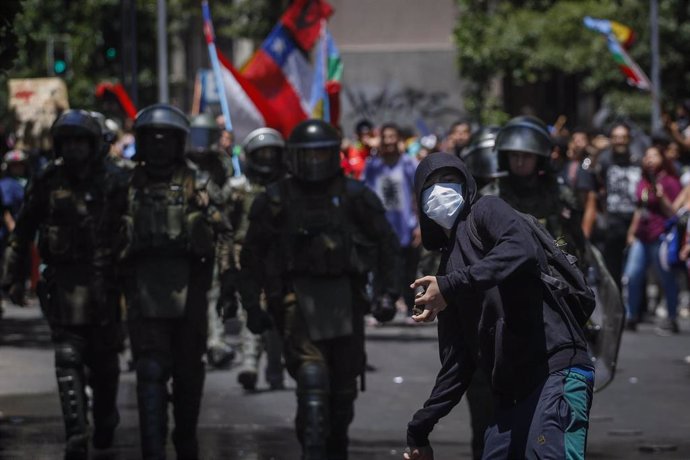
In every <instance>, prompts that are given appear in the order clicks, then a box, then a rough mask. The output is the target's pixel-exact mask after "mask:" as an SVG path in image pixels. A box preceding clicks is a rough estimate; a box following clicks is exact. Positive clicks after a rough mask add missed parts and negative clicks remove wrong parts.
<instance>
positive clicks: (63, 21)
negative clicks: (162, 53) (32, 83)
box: [0, 0, 289, 108]
mask: <svg viewBox="0 0 690 460" xmlns="http://www.w3.org/2000/svg"><path fill="white" fill-rule="evenodd" d="M121 3H122V2H121V0H83V1H68V0H2V1H0V104H1V106H2V107H3V108H4V107H6V106H7V102H6V101H7V79H8V78H28V77H45V76H51V74H52V71H51V69H49V68H48V67H49V66H48V61H47V58H46V53H47V44H48V42H49V40H50V39H51V38H56V37H62V38H64V39H65V41H66V44H67V47H68V49H69V54H70V56H71V58H70V59H69V62H68V63H67V65H68V69H69V71H68V72H67V74H66V75H65V76H64V78H65V79H66V82H67V86H68V90H69V98H70V104H71V105H72V106H74V107H94V105H95V95H94V89H95V86H96V84H97V83H98V82H100V81H103V80H115V79H119V78H120V69H121V67H120V63H119V60H120V59H122V58H123V52H122V51H123V50H120V49H119V47H120V46H121V38H120V33H121V30H122V29H121V24H120V21H121V9H122V5H121ZM209 4H210V7H211V14H212V17H213V22H214V26H215V32H216V36H217V37H218V39H219V40H224V39H225V40H227V39H231V38H237V37H246V38H251V39H257V40H259V39H263V38H264V37H265V36H266V35H267V34H268V32H269V31H270V28H271V27H272V26H273V25H274V24H275V23H276V22H277V20H278V17H279V16H280V14H282V12H283V11H284V9H285V7H287V5H288V4H289V1H288V0H241V1H237V0H236V1H234V2H231V1H228V0H209ZM136 8H137V11H136V15H137V18H136V21H137V60H138V71H139V73H138V86H139V92H140V94H141V93H144V94H147V93H148V94H151V93H154V90H155V86H156V13H157V10H156V8H157V6H156V1H155V0H137V1H136ZM167 10H168V14H167V19H168V32H169V34H179V35H180V36H181V37H193V36H198V35H197V34H201V30H202V29H201V24H202V18H201V3H200V1H199V0H167ZM15 15H16V18H15V19H14V20H12V18H14V17H15ZM11 26H13V27H11ZM15 36H16V40H15V41H14V42H13V38H15ZM15 44H16V46H14V45H15ZM111 48H112V50H111V52H110V54H108V50H110V49H111ZM113 52H114V53H115V55H114V56H113V55H112V53H113ZM13 54H16V59H15V57H14V55H13ZM12 63H13V64H14V65H13V66H12ZM3 69H6V70H7V71H6V72H5V73H4V74H3V72H2V71H3ZM142 99H146V97H142Z"/></svg>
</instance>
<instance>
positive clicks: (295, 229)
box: [266, 179, 371, 277]
mask: <svg viewBox="0 0 690 460" xmlns="http://www.w3.org/2000/svg"><path fill="white" fill-rule="evenodd" d="M357 187H363V186H362V185H360V184H354V182H353V181H345V182H344V183H343V182H341V181H336V182H335V183H334V185H333V186H332V187H331V188H330V189H329V190H328V191H327V192H326V193H305V192H304V191H303V190H301V189H300V188H299V187H298V186H297V185H296V184H295V183H294V182H293V180H292V179H288V180H282V181H279V182H277V183H274V184H271V185H269V186H268V187H267V189H266V193H267V194H268V196H269V199H270V200H271V205H272V207H273V208H274V214H275V215H276V219H277V220H278V229H279V239H280V247H281V250H280V252H281V255H282V257H281V259H282V260H281V267H280V271H281V272H282V273H283V274H288V275H292V276H329V277H333V276H342V275H350V274H355V273H362V272H364V271H366V270H367V269H369V268H371V267H367V266H365V265H367V264H366V263H364V262H363V257H362V254H361V251H358V247H361V246H367V242H366V241H364V240H365V239H364V238H363V237H362V235H361V233H360V232H358V230H357V225H356V223H355V222H354V220H355V218H356V217H355V214H354V209H353V206H352V205H353V201H354V200H356V198H357V197H356V192H357V191H356V190H355V188H357ZM358 242H359V243H363V244H358Z"/></svg>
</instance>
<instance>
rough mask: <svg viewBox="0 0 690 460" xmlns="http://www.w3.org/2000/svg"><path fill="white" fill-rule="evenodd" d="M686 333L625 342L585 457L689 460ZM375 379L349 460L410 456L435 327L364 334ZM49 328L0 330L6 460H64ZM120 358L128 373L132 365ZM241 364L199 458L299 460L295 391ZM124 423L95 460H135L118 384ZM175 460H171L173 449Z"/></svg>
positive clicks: (204, 431)
mask: <svg viewBox="0 0 690 460" xmlns="http://www.w3.org/2000/svg"><path fill="white" fill-rule="evenodd" d="M681 329H682V332H681V333H680V334H678V335H675V336H659V335H657V334H656V333H655V329H654V327H653V326H652V325H642V327H641V328H640V330H639V331H638V332H636V333H626V334H625V335H624V338H623V345H622V347H621V354H620V365H619V372H618V375H617V377H616V379H615V381H614V382H613V383H612V384H611V385H610V386H609V387H608V388H606V389H605V390H604V391H602V392H601V393H598V394H596V395H595V399H594V404H593V407H592V412H591V427H590V433H589V442H588V455H587V457H588V458H592V459H652V460H656V459H685V460H688V459H690V365H689V364H688V363H687V362H686V361H685V359H684V358H685V357H686V356H687V355H690V321H688V320H686V319H683V320H682V321H681ZM367 333H368V343H367V351H368V355H369V363H370V365H371V366H372V368H373V369H371V370H370V372H368V373H367V391H366V392H365V393H362V394H360V396H359V398H358V400H357V405H356V415H355V421H354V423H353V424H352V426H351V430H350V435H351V447H350V452H351V455H350V458H351V459H353V460H364V459H366V460H380V459H396V458H397V459H399V458H402V449H403V448H404V442H405V428H406V424H407V421H408V420H409V418H410V417H411V415H412V413H413V412H414V411H415V409H416V408H418V407H419V406H420V405H421V404H422V403H423V402H424V400H425V399H426V397H427V395H428V394H429V391H430V389H431V387H432V384H433V381H434V378H435V375H436V371H437V370H438V368H439V361H438V349H437V345H436V337H435V335H436V328H435V327H434V326H433V325H427V326H406V325H405V324H404V323H403V322H401V321H398V322H396V323H395V324H394V325H391V326H385V327H369V328H368V329H367ZM49 339H50V337H49V331H48V328H47V325H46V324H45V322H44V321H43V320H42V319H41V316H40V312H39V310H38V308H37V307H36V306H35V305H34V306H31V307H28V308H24V309H19V308H17V307H13V306H9V307H7V308H6V312H5V317H4V318H3V319H2V320H0V459H2V460H9V459H13V460H14V459H57V458H61V456H62V442H63V426H62V420H61V417H60V409H59V402H58V397H57V392H56V384H55V378H54V373H53V368H52V364H53V363H52V361H53V354H52V348H51V345H50V340H49ZM125 361H126V358H124V357H123V367H125V366H126V362H125ZM236 377H237V366H236V365H235V366H233V367H231V368H230V369H226V370H209V372H208V373H207V379H206V386H205V394H204V400H203V407H202V413H201V419H200V423H199V438H200V444H201V457H202V458H203V459H208V460H211V459H241V460H270V459H276V460H278V459H280V460H283V459H285V460H298V459H299V458H300V449H299V445H298V443H297V441H296V439H295V435H294V429H293V424H292V419H293V416H294V411H295V396H294V383H293V382H292V381H291V379H290V378H289V377H287V376H286V383H287V388H286V389H285V390H282V391H268V390H267V385H266V384H265V383H264V382H263V381H260V383H259V389H258V391H256V392H253V393H246V392H245V391H243V390H242V389H241V387H240V386H239V385H238V384H237V380H236ZM119 406H120V410H121V416H122V421H121V424H120V427H119V428H118V431H117V435H116V441H115V446H114V447H113V448H112V449H110V450H107V451H106V450H104V451H92V458H94V459H112V460H116V459H117V460H124V459H127V460H129V459H137V458H139V444H138V442H139V441H138V432H137V424H138V422H137V414H136V397H135V380H134V375H133V374H132V373H131V372H124V373H123V374H122V378H121V384H120V393H119ZM468 425H469V416H468V411H467V406H466V404H465V402H464V401H463V402H461V403H460V404H459V405H458V407H457V408H456V409H455V410H454V411H453V412H451V414H450V415H449V416H448V417H447V418H446V419H444V420H442V421H441V423H440V424H439V425H438V426H437V427H436V429H435V430H434V433H433V434H432V437H431V442H432V445H433V447H434V450H435V453H436V458H437V459H468V458H471V455H470V444H469V441H470V430H469V427H468ZM169 457H170V458H175V456H174V451H173V449H172V445H171V444H170V445H169Z"/></svg>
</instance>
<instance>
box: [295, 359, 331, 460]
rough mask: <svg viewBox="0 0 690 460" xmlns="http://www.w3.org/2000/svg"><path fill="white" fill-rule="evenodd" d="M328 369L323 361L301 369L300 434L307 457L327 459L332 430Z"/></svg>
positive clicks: (311, 459)
mask: <svg viewBox="0 0 690 460" xmlns="http://www.w3.org/2000/svg"><path fill="white" fill-rule="evenodd" d="M328 415H329V408H328V370H327V369H326V367H325V366H324V365H323V364H321V363H315V362H306V363H304V364H302V366H301V367H300V368H299V370H298V371H297V418H296V420H295V424H296V426H297V437H298V438H299V441H300V443H301V444H302V459H303V460H327V459H328V457H327V455H326V435H327V433H328V429H329V423H328V422H329V417H328Z"/></svg>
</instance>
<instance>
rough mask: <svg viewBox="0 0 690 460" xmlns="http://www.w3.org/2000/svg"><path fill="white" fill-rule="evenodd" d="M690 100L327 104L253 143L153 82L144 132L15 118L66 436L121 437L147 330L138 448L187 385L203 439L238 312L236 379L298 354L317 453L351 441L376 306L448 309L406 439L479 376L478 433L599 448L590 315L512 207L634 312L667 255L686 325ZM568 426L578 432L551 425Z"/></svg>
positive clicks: (275, 379)
mask: <svg viewBox="0 0 690 460" xmlns="http://www.w3.org/2000/svg"><path fill="white" fill-rule="evenodd" d="M688 125H690V119H688V111H687V110H686V111H685V112H683V111H682V110H679V112H678V114H677V117H676V120H675V121H671V119H668V120H667V121H666V124H665V130H664V132H660V133H655V135H653V136H644V134H643V133H641V132H639V130H637V129H633V128H632V127H631V125H629V124H626V123H624V122H615V123H613V124H612V126H611V127H610V129H609V131H608V132H607V133H593V132H589V131H587V130H584V129H581V128H577V127H573V128H571V129H568V128H566V127H565V126H563V125H559V126H557V127H553V126H548V125H547V124H545V123H544V122H543V121H542V120H540V119H538V118H536V117H532V116H519V117H515V118H513V119H511V120H510V121H509V122H507V123H506V124H505V125H504V126H485V127H480V126H477V125H476V124H475V123H473V122H471V121H469V120H463V121H458V122H456V123H454V124H453V125H452V126H451V127H450V128H449V130H448V132H447V135H445V136H436V135H426V136H414V135H408V130H405V129H402V128H401V127H399V126H397V125H396V124H394V123H383V124H381V125H380V126H376V125H375V124H374V123H372V122H371V121H369V120H361V121H360V122H358V123H357V124H356V125H355V133H354V135H355V136H354V139H352V140H348V139H346V138H344V137H343V136H342V133H340V132H339V131H338V130H337V129H336V128H334V127H333V126H331V125H329V124H328V123H326V122H324V121H321V120H307V121H305V122H303V123H301V124H299V125H297V126H296V127H295V128H294V129H293V131H292V132H291V134H290V136H289V137H288V138H287V139H284V138H283V137H282V136H281V134H280V133H278V132H277V131H275V130H273V129H270V128H260V129H258V130H256V131H254V132H252V133H250V134H249V135H248V136H247V138H246V139H244V140H243V142H241V143H235V140H234V138H233V134H232V133H230V132H227V131H224V130H223V129H222V126H223V123H222V120H216V119H214V118H213V117H212V116H210V115H207V114H202V115H199V116H195V117H194V118H193V119H192V120H191V122H190V120H189V118H188V117H187V116H186V115H185V114H184V113H183V112H181V111H180V110H178V109H177V108H175V107H173V106H171V105H168V104H155V105H152V106H149V107H146V108H144V109H143V110H141V111H140V112H139V113H138V115H137V117H136V120H134V124H133V126H132V127H131V130H130V131H129V132H125V131H123V130H122V129H121V128H120V127H119V126H118V125H117V124H116V123H114V122H113V121H112V120H109V119H106V118H105V117H103V115H101V114H99V113H97V112H88V111H84V110H68V111H65V112H64V113H62V114H61V115H60V116H59V117H58V119H57V120H56V121H55V124H54V125H53V127H52V128H51V137H52V143H53V146H52V149H51V150H50V151H49V152H44V153H43V154H41V153H39V152H36V151H26V149H23V148H22V147H23V146H22V145H21V144H20V143H19V144H14V138H13V137H12V136H6V137H5V142H4V145H3V147H2V148H3V150H5V151H6V152H5V153H4V156H3V159H4V162H3V170H4V175H3V178H2V179H0V192H1V193H2V213H3V220H2V229H1V232H0V236H1V237H2V246H3V248H2V249H3V276H2V287H3V289H4V291H5V292H6V294H7V297H8V298H9V300H10V301H12V302H13V303H15V304H17V305H24V304H25V303H26V299H25V291H26V287H27V284H29V283H28V282H27V281H30V286H31V290H32V291H33V292H35V293H36V295H37V296H38V297H39V300H40V303H41V307H42V310H43V312H44V314H45V316H46V319H47V320H48V322H49V324H50V327H51V332H52V340H53V343H54V348H55V369H56V375H57V381H58V393H59V395H60V401H61V406H62V412H63V418H64V423H65V431H66V446H65V457H66V458H70V459H79V458H87V457H88V451H89V446H90V445H93V447H95V448H97V449H103V448H108V447H110V446H111V445H112V443H113V435H114V432H115V429H116V427H117V425H118V423H119V414H118V410H117V407H116V395H117V386H118V379H119V372H120V369H119V361H118V353H120V352H121V351H122V349H123V347H124V343H125V336H126V335H127V336H128V337H129V341H130V344H131V349H132V358H133V360H132V368H133V370H134V371H135V372H136V377H137V403H138V410H139V420H140V427H139V429H140V438H141V449H142V456H143V457H144V458H147V459H148V458H151V459H158V458H164V457H165V445H166V439H167V432H168V421H167V407H168V404H169V402H172V405H173V416H174V421H175V425H174V431H173V433H172V439H173V442H174V445H175V449H176V452H177V454H178V458H188V459H193V458H197V457H198V455H199V446H198V441H197V436H196V428H197V426H196V425H197V420H198V416H199V411H200V408H201V399H202V393H203V386H204V372H205V370H204V369H205V361H204V356H205V355H206V356H207V359H208V361H209V362H210V363H211V364H213V363H217V364H221V363H225V364H227V361H228V360H229V359H230V360H231V359H232V352H231V350H228V348H227V344H226V343H224V342H223V338H222V329H223V328H222V327H220V328H219V324H222V321H223V320H225V319H228V318H233V317H235V316H238V315H239V316H240V317H241V318H242V323H243V331H242V342H243V350H242V359H243V363H242V365H241V369H240V372H239V374H238V381H239V383H240V384H241V385H242V386H243V387H244V388H245V389H247V390H253V389H255V388H256V385H257V381H258V372H259V369H258V363H259V356H260V355H261V353H262V352H263V351H264V350H265V351H266V353H267V355H268V367H267V369H266V381H267V382H268V383H269V385H270V387H271V388H272V389H279V388H282V387H283V378H284V377H283V373H284V369H285V370H287V372H288V373H289V374H290V375H291V376H292V377H293V378H294V379H295V380H296V382H297V403H298V404H297V414H296V420H295V423H296V428H297V435H298V439H299V441H300V443H301V445H302V447H303V458H304V459H306V460H325V459H330V460H340V459H346V458H347V450H348V427H349V425H350V423H351V422H352V419H353V417H354V401H355V398H356V396H357V393H358V385H357V379H358V377H359V376H361V375H363V373H364V372H365V367H366V358H365V356H366V355H365V352H364V338H365V320H366V319H368V321H369V324H371V325H373V326H378V325H381V324H383V323H385V322H388V321H390V320H392V319H393V318H395V317H396V315H399V316H403V317H404V318H405V320H404V321H405V322H406V323H407V324H409V325H411V326H412V325H416V324H419V323H422V322H430V321H435V320H436V318H438V321H439V346H440V348H441V360H442V368H441V370H440V372H439V376H438V378H437V380H436V384H435V386H434V389H433V390H432V394H431V397H430V399H429V400H428V401H427V403H425V405H424V408H423V409H420V410H419V411H418V412H416V413H415V415H414V417H413V419H412V421H411V422H410V424H409V425H408V432H407V443H408V450H407V452H406V453H405V458H408V459H418V460H428V459H432V458H433V451H432V450H431V447H430V445H429V440H428V436H429V433H430V432H431V430H432V429H433V426H434V424H435V423H436V422H437V421H438V420H439V419H440V418H441V417H443V416H444V415H446V414H447V413H448V412H449V411H450V410H451V409H452V408H453V406H455V405H456V404H457V402H458V401H459V399H460V398H461V397H462V396H463V395H464V394H465V393H466V394H467V397H468V400H469V403H470V409H471V417H472V429H473V441H472V447H473V455H474V457H475V458H483V457H486V456H490V457H491V458H521V456H522V455H524V452H526V451H528V450H529V451H534V450H536V451H540V452H543V456H544V457H545V458H566V457H565V454H564V452H565V450H566V449H570V451H569V454H568V455H571V456H568V457H567V458H582V457H583V456H584V451H585V446H586V434H587V425H588V413H589V407H590V406H591V401H592V392H593V387H594V367H593V365H592V357H591V355H590V353H591V352H592V350H590V349H588V346H587V343H586V341H587V340H588V338H587V326H586V319H587V316H589V315H588V314H587V315H585V316H584V320H581V318H579V317H578V316H577V315H575V316H573V315H572V314H571V313H572V312H570V310H569V309H568V305H567V304H566V303H564V301H562V300H561V299H560V297H559V296H558V295H555V294H553V293H551V291H549V289H548V288H543V289H540V286H542V283H543V282H545V281H544V279H545V278H544V277H543V276H540V275H539V273H540V272H541V273H544V271H545V270H548V267H547V266H546V265H548V264H547V262H548V263H551V261H550V260H549V259H548V258H547V257H546V255H547V254H546V253H545V252H544V250H545V249H544V248H542V247H541V246H540V245H539V244H538V241H536V240H535V243H534V245H531V244H525V242H526V241H532V240H531V239H530V238H531V237H532V236H531V235H532V234H533V232H534V228H537V227H533V226H530V225H529V224H528V223H527V222H528V221H525V220H523V219H522V218H521V217H520V216H521V214H518V213H516V212H515V211H519V212H520V213H524V214H522V215H531V216H533V217H534V219H535V221H534V222H533V223H532V224H531V225H534V226H538V225H542V226H543V227H544V228H546V229H547V230H548V231H549V232H550V234H551V235H552V236H553V238H554V239H555V241H557V242H558V243H557V246H554V247H558V248H561V247H562V248H564V249H565V251H566V252H568V253H570V254H572V255H575V256H577V259H578V262H577V267H578V270H580V271H581V273H583V274H584V275H583V276H587V277H588V279H589V280H590V282H591V283H593V284H597V283H601V280H602V279H606V280H608V279H610V280H612V284H615V285H616V286H617V287H618V289H619V290H620V291H616V295H618V296H619V297H620V296H622V297H623V299H624V304H625V308H626V323H625V325H626V328H627V329H628V330H629V331H635V330H636V329H637V326H638V324H639V323H640V322H641V321H645V320H648V319H649V318H655V315H654V313H657V305H656V302H655V301H654V300H656V299H648V298H647V297H648V296H647V292H648V290H647V289H646V286H647V285H648V284H649V283H652V282H654V278H656V280H657V282H658V284H660V286H661V288H662V290H663V293H664V296H665V309H664V314H663V315H661V316H662V320H661V321H660V322H659V324H658V331H659V333H660V334H674V333H678V331H679V326H678V321H677V316H678V314H679V310H680V308H679V292H680V290H681V289H680V288H679V282H680V285H682V286H683V287H684V286H685V281H686V278H687V269H686V268H685V267H686V265H685V261H686V260H687V258H688V255H689V254H690V244H688V242H687V241H685V234H686V231H685V227H684V225H686V223H687V218H686V217H684V215H685V214H687V213H688V211H689V210H690V173H688V172H687V171H686V167H687V165H686V155H685V154H684V152H685V151H686V149H688V148H690V128H689V127H688ZM497 197H498V198H497ZM674 232H675V233H674ZM672 236H675V240H673V239H672V238H671V237H672ZM672 240H673V241H672ZM35 241H36V243H34V242H35ZM597 248H598V249H597ZM547 249H548V248H547ZM598 252H601V254H602V255H603V260H604V261H605V267H602V266H597V265H596V257H595V256H593V255H592V254H593V253H598ZM568 260H570V259H568ZM39 265H40V266H41V270H40V273H39ZM650 269H653V270H650ZM593 271H596V272H597V274H596V276H595V275H592V272H593ZM597 280H598V281H597ZM214 283H215V284H217V285H219V288H218V291H219V292H218V296H217V297H218V298H217V301H216V302H213V303H211V302H209V297H208V292H209V291H210V290H211V289H212V287H213V285H214ZM525 286H532V288H533V289H527V288H525ZM554 292H555V291H554ZM535 293H536V294H535ZM549 293H551V294H553V297H549V295H550V294H549ZM585 294H587V293H585ZM460 299H462V301H460ZM592 299H593V295H592ZM585 300H587V299H586V298H585ZM592 302H593V300H592ZM585 303H586V302H585ZM472 305H473V306H474V308H471V307H470V306H472ZM326 306H327V308H326ZM518 307H519V308H518ZM559 308H560V310H559ZM520 309H522V310H520ZM518 310H520V311H522V312H523V313H524V312H525V311H527V312H529V313H528V314H525V315H523V314H520V315H518V314H517V313H516V311H518ZM125 326H126V327H125ZM542 339H543V340H542ZM87 369H88V371H87ZM169 382H172V392H171V393H170V394H169V387H168V384H169ZM87 386H89V387H91V389H92V403H91V405H89V403H88V398H87V394H86V392H85V388H86V387H87ZM561 397H562V398H563V400H564V401H567V404H568V405H569V409H570V410H571V411H572V413H573V414H576V416H575V415H574V416H573V417H574V418H573V420H574V422H573V423H570V424H567V426H560V425H559V424H554V419H553V418H552V417H551V416H550V415H549V414H548V413H547V412H545V410H544V408H545V407H547V406H549V405H550V404H553V401H555V400H558V398H561ZM89 407H91V411H92V421H93V425H94V428H93V430H91V429H90V428H89V425H90V424H89V416H88V408H89ZM534 414H540V416H539V417H534ZM552 415H553V414H552ZM555 416H558V414H555ZM526 427H528V428H529V429H527V430H526ZM550 430H556V432H557V433H561V432H562V433H564V434H565V438H564V439H566V438H567V441H564V442H565V444H553V443H551V444H549V445H548V446H544V445H543V444H544V443H542V442H540V441H539V439H540V438H539V437H537V436H532V434H534V433H537V432H538V433H540V436H541V437H543V436H545V435H546V436H551V431H550ZM485 433H486V436H485ZM485 442H486V444H485Z"/></svg>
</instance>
